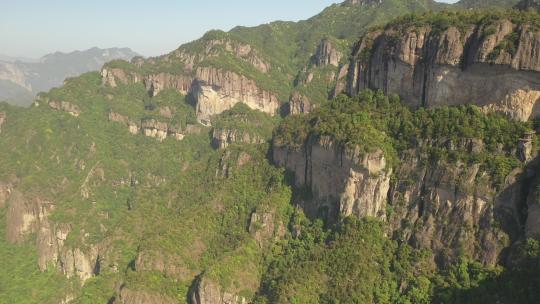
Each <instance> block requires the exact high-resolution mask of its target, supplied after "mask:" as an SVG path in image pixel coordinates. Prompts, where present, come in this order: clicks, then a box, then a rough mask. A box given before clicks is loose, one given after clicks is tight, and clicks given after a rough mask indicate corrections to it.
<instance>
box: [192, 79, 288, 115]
mask: <svg viewBox="0 0 540 304" xmlns="http://www.w3.org/2000/svg"><path fill="white" fill-rule="evenodd" d="M193 96H194V97H195V99H196V101H197V106H196V111H197V117H198V119H199V121H200V122H201V123H203V124H209V122H210V120H211V116H213V115H216V114H220V113H222V112H224V111H225V110H229V109H231V108H232V107H233V106H234V105H235V104H237V103H239V102H242V103H245V104H246V105H247V106H249V107H250V108H252V109H254V110H259V111H261V112H265V113H268V114H270V115H274V114H275V113H276V112H277V110H278V109H279V105H280V104H279V101H278V99H277V97H276V96H275V95H274V94H273V93H271V92H269V91H265V90H261V89H260V88H259V87H258V86H257V84H256V83H255V82H254V81H253V80H250V79H248V78H246V77H245V76H242V75H238V74H236V73H233V72H228V71H222V70H218V69H215V68H199V69H197V81H196V85H195V87H194V88H193Z"/></svg>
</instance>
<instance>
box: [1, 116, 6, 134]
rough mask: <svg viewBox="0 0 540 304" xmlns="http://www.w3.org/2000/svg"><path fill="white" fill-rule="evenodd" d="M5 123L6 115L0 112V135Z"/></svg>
mask: <svg viewBox="0 0 540 304" xmlns="http://www.w3.org/2000/svg"><path fill="white" fill-rule="evenodd" d="M4 122H6V113H5V112H0V133H2V125H3V124H4Z"/></svg>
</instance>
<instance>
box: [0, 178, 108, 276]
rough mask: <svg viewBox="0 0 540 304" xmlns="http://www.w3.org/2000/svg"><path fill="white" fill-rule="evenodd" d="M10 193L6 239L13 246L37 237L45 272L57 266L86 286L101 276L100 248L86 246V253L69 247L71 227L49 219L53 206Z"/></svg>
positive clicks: (20, 194)
mask: <svg viewBox="0 0 540 304" xmlns="http://www.w3.org/2000/svg"><path fill="white" fill-rule="evenodd" d="M9 189H12V188H9ZM9 194H10V195H9V198H8V200H7V203H6V205H7V208H8V210H7V214H6V219H7V222H6V239H7V240H8V241H9V242H11V243H22V242H24V241H25V240H27V239H28V237H30V236H31V235H35V237H36V246H37V251H38V261H37V264H38V266H39V269H40V270H41V271H45V270H47V269H48V268H49V267H54V268H56V269H58V271H60V272H61V273H62V274H64V275H65V276H66V277H68V278H71V277H77V278H78V279H79V280H80V282H81V283H83V284H84V282H85V281H86V280H88V279H89V278H91V277H92V276H94V275H97V274H98V273H99V269H100V266H99V264H100V256H99V249H98V246H86V248H85V249H84V250H82V249H80V248H69V247H66V246H65V244H64V242H65V241H66V240H67V237H68V234H69V233H70V230H71V228H70V227H69V225H62V224H55V223H53V222H51V221H50V220H49V219H48V217H49V215H50V213H51V212H52V211H53V210H54V209H55V205H54V204H53V203H51V202H49V201H46V200H43V199H41V198H38V197H34V198H29V197H26V196H24V195H23V194H22V193H21V192H19V191H18V190H16V189H13V190H10V192H9Z"/></svg>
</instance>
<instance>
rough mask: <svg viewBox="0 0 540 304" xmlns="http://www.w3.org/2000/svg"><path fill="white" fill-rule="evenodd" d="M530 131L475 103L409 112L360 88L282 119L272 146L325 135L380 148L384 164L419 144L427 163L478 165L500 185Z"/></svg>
mask: <svg viewBox="0 0 540 304" xmlns="http://www.w3.org/2000/svg"><path fill="white" fill-rule="evenodd" d="M530 129H531V124H530V123H522V122H515V121H510V120H508V119H506V118H504V117H502V116H500V115H496V114H485V113H483V112H482V111H480V109H479V108H477V107H475V106H459V107H440V108H434V109H424V108H421V109H419V110H416V111H411V110H410V109H409V108H407V107H406V106H404V105H402V104H401V102H400V101H399V98H398V97H397V96H390V97H387V96H385V95H384V94H382V92H377V93H374V92H372V91H369V90H366V91H364V92H362V93H361V94H360V95H359V96H358V97H355V98H348V97H345V96H340V97H338V98H336V99H334V100H333V101H331V102H330V103H329V104H328V105H325V106H322V107H320V108H318V109H316V110H315V111H313V112H312V113H310V114H308V115H304V116H299V117H291V118H287V119H285V120H283V121H282V123H281V124H280V125H279V126H278V128H277V129H276V131H275V132H274V138H275V140H276V143H278V144H288V145H291V146H293V147H298V146H300V145H302V144H303V143H305V142H306V140H308V138H309V137H310V136H315V137H319V136H323V135H326V136H331V137H332V138H334V139H335V140H337V141H338V142H341V143H343V144H346V145H351V146H357V147H359V148H360V151H361V152H364V153H366V152H373V151H375V150H377V149H379V150H382V151H383V152H384V153H385V155H386V157H387V159H388V160H389V161H390V162H389V163H390V166H395V165H396V164H397V161H398V159H397V155H399V154H400V153H402V152H403V151H405V150H407V149H411V148H419V149H421V150H424V151H425V152H426V153H428V154H429V155H431V159H432V161H439V160H447V159H450V160H452V161H457V160H460V161H463V162H465V163H480V164H482V168H483V169H484V170H485V171H487V172H488V173H490V176H491V177H492V181H493V183H494V184H496V185H501V184H502V183H503V182H504V178H505V177H506V176H507V175H508V173H510V171H512V170H513V169H515V168H517V167H519V166H520V165H521V163H520V162H519V160H518V159H517V157H516V155H514V154H513V152H512V151H513V150H514V149H515V148H516V147H517V146H518V143H519V139H520V138H521V137H522V136H523V134H524V133H525V132H526V131H528V130H530ZM472 140H477V141H478V140H479V141H480V142H481V145H482V146H483V147H482V149H480V151H472V150H471V148H470V145H471V144H470V142H471V141H472ZM424 143H427V144H424Z"/></svg>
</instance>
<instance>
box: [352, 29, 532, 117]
mask: <svg viewBox="0 0 540 304" xmlns="http://www.w3.org/2000/svg"><path fill="white" fill-rule="evenodd" d="M539 78H540V32H539V31H538V30H537V29H535V28H534V27H533V26H530V25H528V24H519V25H518V24H513V23H512V22H510V21H508V20H499V21H497V22H495V23H493V24H489V25H483V26H471V27H469V28H467V29H465V30H463V29H462V30H459V29H458V28H456V27H449V28H448V29H446V30H444V31H438V30H435V29H433V28H431V27H429V26H423V27H419V28H413V27H410V28H400V27H399V26H398V27H393V28H389V29H387V30H385V31H376V32H372V33H369V34H367V35H366V36H365V37H364V38H363V39H362V41H360V43H359V44H358V47H357V48H356V50H355V51H354V54H353V60H352V61H351V65H350V69H349V76H348V85H347V90H348V93H349V94H351V95H355V94H357V93H358V92H359V91H361V90H363V89H365V88H372V89H382V90H384V91H385V92H386V93H397V94H399V95H400V96H401V97H402V98H403V99H404V100H405V102H406V103H408V104H409V105H410V106H412V107H419V106H427V107H434V106H443V105H460V104H470V103H474V104H476V105H478V106H481V107H483V108H484V109H485V110H486V111H491V112H499V113H503V114H505V115H507V116H508V117H511V118H513V119H517V120H528V119H530V118H533V117H535V116H537V115H540V83H539V82H538V79H539Z"/></svg>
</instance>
